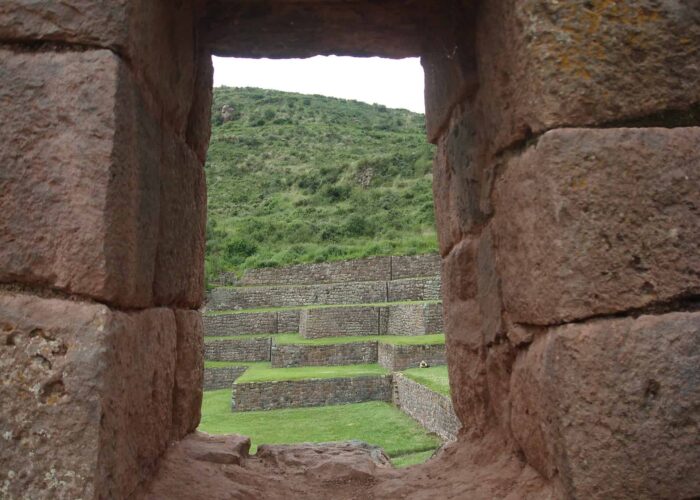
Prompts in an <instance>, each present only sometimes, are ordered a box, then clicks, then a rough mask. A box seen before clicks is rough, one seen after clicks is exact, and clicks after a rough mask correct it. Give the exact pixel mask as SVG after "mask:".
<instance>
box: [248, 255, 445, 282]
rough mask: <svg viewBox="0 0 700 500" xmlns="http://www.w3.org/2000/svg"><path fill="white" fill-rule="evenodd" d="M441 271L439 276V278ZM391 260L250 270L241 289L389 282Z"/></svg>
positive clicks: (366, 260)
mask: <svg viewBox="0 0 700 500" xmlns="http://www.w3.org/2000/svg"><path fill="white" fill-rule="evenodd" d="M439 272H440V271H439V270H438V273H436V274H439ZM390 279H391V257H373V258H370V259H358V260H345V261H341V262H323V263H319V264H299V265H296V266H289V267H281V268H269V267H268V268H262V269H248V270H247V271H246V272H245V274H244V275H243V277H242V278H241V280H240V282H239V283H238V284H239V285H277V284H287V285H312V284H314V283H343V282H352V281H388V280H390Z"/></svg>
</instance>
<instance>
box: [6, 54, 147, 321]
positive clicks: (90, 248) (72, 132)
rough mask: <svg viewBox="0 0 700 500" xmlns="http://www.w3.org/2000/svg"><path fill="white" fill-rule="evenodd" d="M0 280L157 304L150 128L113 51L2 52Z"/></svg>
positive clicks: (111, 300) (129, 303) (140, 304)
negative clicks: (153, 284) (154, 283)
mask: <svg viewBox="0 0 700 500" xmlns="http://www.w3.org/2000/svg"><path fill="white" fill-rule="evenodd" d="M0 89H2V90H0V101H1V102H2V106H0V121H2V123H3V124H4V125H3V127H2V131H0V142H1V143H2V144H3V147H2V148H1V150H0V162H1V163H2V164H3V165H4V167H3V170H2V173H0V186H1V188H2V192H3V196H2V197H0V212H2V214H3V216H2V218H0V262H2V264H0V280H2V281H5V282H18V283H25V284H37V285H45V286H49V287H52V288H57V289H61V290H64V291H66V292H69V293H75V294H80V295H87V296H90V297H94V298H96V299H99V300H101V301H104V302H109V303H114V304H118V305H120V306H124V307H146V306H149V305H151V303H152V283H153V267H154V261H155V253H156V246H157V227H158V211H159V188H158V186H159V161H160V151H159V147H158V145H159V141H160V132H159V130H158V127H157V124H156V123H155V122H154V121H153V120H152V119H151V117H150V115H148V113H146V112H145V111H144V105H143V101H142V99H141V97H140V94H139V92H138V91H137V89H136V87H135V85H134V83H133V81H132V79H131V77H130V75H129V72H128V69H127V68H126V67H125V66H124V65H123V64H122V63H121V62H120V61H119V59H118V58H117V57H116V56H115V55H114V54H113V53H111V52H110V51H107V50H96V51H84V52H28V53H22V52H13V51H9V50H3V51H2V52H1V53H0Z"/></svg>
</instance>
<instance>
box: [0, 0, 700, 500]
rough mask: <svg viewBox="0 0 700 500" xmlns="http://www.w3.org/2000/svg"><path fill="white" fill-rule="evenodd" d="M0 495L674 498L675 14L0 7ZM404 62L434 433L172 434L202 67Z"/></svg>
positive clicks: (208, 76) (679, 209) (680, 68)
mask: <svg viewBox="0 0 700 500" xmlns="http://www.w3.org/2000/svg"><path fill="white" fill-rule="evenodd" d="M0 39H1V40H2V47H0V51H1V52H2V53H1V54H0V89H1V90H0V103H1V105H0V119H1V121H2V124H3V126H2V129H1V130H0V144H1V145H2V147H0V164H2V170H1V171H0V186H2V191H1V192H2V196H1V197H0V213H1V214H2V216H1V217H0V282H2V292H1V293H0V332H1V333H0V335H1V337H0V370H1V373H2V384H0V401H2V410H1V411H0V497H3V498H8V499H10V498H127V497H138V496H142V497H148V498H197V499H198V498H204V497H209V498H252V497H256V498H287V499H288V498H328V497H329V496H330V495H333V496H334V497H335V498H357V497H358V496H360V497H367V498H428V497H430V498H477V499H481V498H483V499H492V498H518V499H520V498H586V499H587V498H606V499H622V498H640V499H641V498H673V499H683V498H688V499H689V498H696V497H697V496H698V495H700V442H699V438H698V436H699V433H698V421H699V419H700V406H699V402H700V383H699V382H698V381H699V380H700V337H699V335H698V334H699V332H700V312H698V293H699V290H700V272H699V270H700V253H699V252H698V247H699V243H700V227H699V226H698V224H699V220H700V219H699V218H698V205H700V179H699V176H700V168H698V167H699V166H700V127H698V125H700V117H699V116H700V115H699V113H700V86H699V85H698V83H697V82H698V81H700V57H699V50H700V49H699V47H700V4H698V2H697V1H695V0H657V1H650V0H620V1H616V2H610V1H604V0H564V1H562V0H559V1H555V0H481V1H478V0H462V1H460V0H444V1H436V0H377V1H369V0H345V1H321V0H263V1H261V0H240V1H236V2H232V1H224V0H209V1H205V0H180V1H177V2H174V1H166V0H116V1H115V0H109V1H107V0H96V1H86V0H62V1H61V2H55V1H46V0H32V1H29V0H5V1H3V2H2V3H0ZM211 54H217V55H221V56H247V57H307V56H312V55H316V54H338V55H355V56H385V57H405V56H420V57H421V60H422V64H423V67H424V69H425V80H426V110H427V112H426V122H427V135H428V139H429V140H430V141H432V142H433V143H435V144H437V155H436V158H435V163H434V194H435V208H436V216H437V217H436V218H437V229H438V235H439V243H440V253H441V255H442V259H443V270H442V276H443V289H444V306H445V325H446V334H447V344H448V350H447V355H448V360H449V367H450V373H451V386H452V398H453V403H454V406H455V409H456V412H457V414H458V416H459V418H460V420H461V422H462V426H463V427H462V434H461V436H460V439H459V441H458V442H457V443H456V444H454V445H451V446H450V447H448V448H447V449H445V450H444V451H443V452H442V453H441V454H440V455H439V456H438V457H436V458H435V459H433V460H432V461H430V462H428V463H427V464H425V465H422V466H418V467H414V468H410V469H408V470H403V471H397V470H393V469H391V468H389V467H388V466H387V465H386V463H385V460H382V459H381V456H380V455H378V454H377V453H376V452H375V450H370V449H365V448H361V447H352V446H349V445H347V446H337V445H336V446H330V445H329V446H320V447H304V446H299V447H268V448H267V449H266V450H265V452H264V453H258V455H256V456H252V457H251V456H248V454H247V448H246V443H245V441H244V440H241V439H240V438H216V437H211V438H210V437H207V436H202V435H199V434H191V433H192V432H193V431H194V429H195V428H196V427H197V423H198V421H199V407H200V399H201V378H202V359H201V355H200V354H199V353H200V352H201V346H202V324H201V319H200V317H199V314H198V312H197V308H198V307H199V306H200V304H201V302H202V289H203V283H202V277H203V269H202V266H203V252H204V226H205V206H206V197H205V189H206V188H205V179H204V171H203V162H204V159H205V153H206V148H207V142H208V136H209V118H210V101H211V87H212V67H211V60H210V55H211Z"/></svg>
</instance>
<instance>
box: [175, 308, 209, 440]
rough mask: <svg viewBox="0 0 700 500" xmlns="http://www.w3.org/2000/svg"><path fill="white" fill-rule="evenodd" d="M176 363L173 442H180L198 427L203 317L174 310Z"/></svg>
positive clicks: (202, 367) (189, 312) (202, 375)
mask: <svg viewBox="0 0 700 500" xmlns="http://www.w3.org/2000/svg"><path fill="white" fill-rule="evenodd" d="M175 322H176V324H177V362H176V364H175V386H174V387H173V426H172V435H173V439H176V440H179V439H182V438H183V437H184V436H185V435H186V434H188V433H190V432H194V430H195V429H196V428H197V426H198V425H199V419H200V417H201V407H202V386H203V379H204V363H203V361H202V360H203V358H202V351H203V348H204V345H203V338H204V337H203V333H202V330H203V328H202V314H201V313H200V312H199V311H188V310H183V309H176V310H175Z"/></svg>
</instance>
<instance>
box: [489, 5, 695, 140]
mask: <svg viewBox="0 0 700 500" xmlns="http://www.w3.org/2000/svg"><path fill="white" fill-rule="evenodd" d="M476 26H477V29H476V47H477V50H476V52H477V67H478V68H479V84H480V85H479V91H478V94H477V98H476V108H477V109H478V111H477V116H478V123H479V133H480V136H481V137H482V139H483V141H484V143H485V145H486V147H487V149H489V150H490V151H491V152H494V151H499V150H502V149H503V148H505V147H507V146H509V145H513V144H515V143H517V142H518V141H522V140H524V139H527V138H529V137H530V136H531V135H533V134H534V135H539V134H540V133H542V132H544V131H546V130H549V129H552V128H556V127H564V126H585V125H593V124H601V123H608V122H611V121H617V120H621V119H630V118H635V117H642V116H647V115H653V114H655V113H658V112H660V111H663V110H666V109H686V108H687V107H688V106H689V105H690V104H692V103H698V102H700V87H698V85H696V83H695V82H697V81H698V80H700V64H699V63H698V57H697V50H696V49H697V47H698V45H700V4H698V3H697V2H693V1H683V2H679V1H676V0H660V1H658V2H649V1H646V0H625V1H619V2H604V1H594V2H590V1H588V0H573V1H567V2H552V1H550V0H525V1H522V0H497V1H489V2H486V3H484V4H483V5H480V8H479V11H478V15H477V20H476ZM662 126H663V125H662Z"/></svg>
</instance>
